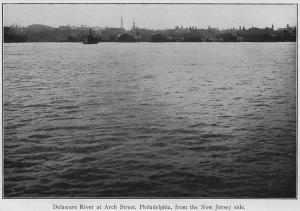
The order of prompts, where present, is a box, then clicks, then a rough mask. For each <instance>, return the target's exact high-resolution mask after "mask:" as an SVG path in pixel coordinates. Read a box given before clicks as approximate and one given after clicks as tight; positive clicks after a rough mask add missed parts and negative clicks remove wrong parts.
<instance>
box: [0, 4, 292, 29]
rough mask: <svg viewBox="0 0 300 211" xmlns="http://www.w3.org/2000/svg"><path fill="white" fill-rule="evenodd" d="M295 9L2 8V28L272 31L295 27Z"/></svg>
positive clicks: (262, 7) (57, 5) (27, 6)
mask: <svg viewBox="0 0 300 211" xmlns="http://www.w3.org/2000/svg"><path fill="white" fill-rule="evenodd" d="M296 9H297V8H296V5H203V4H202V5H192V4H184V5H182V4H181V5H178V4H177V5H174V4H163V5H157V4H156V5H155V4H131V5H128V4H109V5H105V4H92V5H91V4H90V5H86V4H37V5H36V4H5V5H4V14H3V17H4V25H11V24H18V25H21V26H28V25H31V24H45V25H49V26H54V27H57V26H61V25H71V26H80V25H87V26H101V27H105V26H111V27H120V25H121V24H120V22H121V21H120V19H121V16H123V20H124V27H125V28H126V29H129V28H131V26H132V22H133V20H134V19H135V22H136V26H138V27H140V28H149V29H165V28H174V27H175V26H177V25H178V26H181V25H183V26H197V27H199V28H207V26H208V25H210V26H211V27H217V28H220V29H221V28H224V29H225V28H231V27H239V26H245V27H246V28H249V27H251V26H252V25H253V26H254V27H266V26H271V25H272V24H274V27H275V28H280V27H285V26H286V24H290V25H291V26H295V25H296V24H297V10H296Z"/></svg>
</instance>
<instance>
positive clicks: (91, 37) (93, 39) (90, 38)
mask: <svg viewBox="0 0 300 211" xmlns="http://www.w3.org/2000/svg"><path fill="white" fill-rule="evenodd" d="M97 43H98V39H97V37H95V36H94V35H93V34H92V29H90V33H89V34H88V35H87V36H86V38H84V41H83V44H97Z"/></svg>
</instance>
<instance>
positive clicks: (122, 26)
mask: <svg viewBox="0 0 300 211" xmlns="http://www.w3.org/2000/svg"><path fill="white" fill-rule="evenodd" d="M123 28H124V25H123V16H121V29H123Z"/></svg>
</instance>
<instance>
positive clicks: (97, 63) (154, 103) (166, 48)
mask: <svg viewBox="0 0 300 211" xmlns="http://www.w3.org/2000/svg"><path fill="white" fill-rule="evenodd" d="M295 51H296V43H99V44H97V45H83V44H81V43H23V44H21V43H16V44H4V73H3V77H4V81H3V82H4V97H3V101H4V102H3V103H4V113H3V117H4V196H5V197H236V198H237V197H250V198H252V197H263V198H269V197H271V198H277V197H295V188H296V54H295Z"/></svg>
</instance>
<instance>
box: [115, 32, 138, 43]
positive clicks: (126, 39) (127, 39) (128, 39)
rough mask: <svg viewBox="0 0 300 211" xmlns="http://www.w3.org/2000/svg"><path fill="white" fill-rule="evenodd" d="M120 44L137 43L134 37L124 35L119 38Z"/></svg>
mask: <svg viewBox="0 0 300 211" xmlns="http://www.w3.org/2000/svg"><path fill="white" fill-rule="evenodd" d="M117 41H118V42H136V40H135V39H134V37H133V36H131V35H130V34H128V33H125V34H122V35H120V36H118V38H117Z"/></svg>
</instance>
